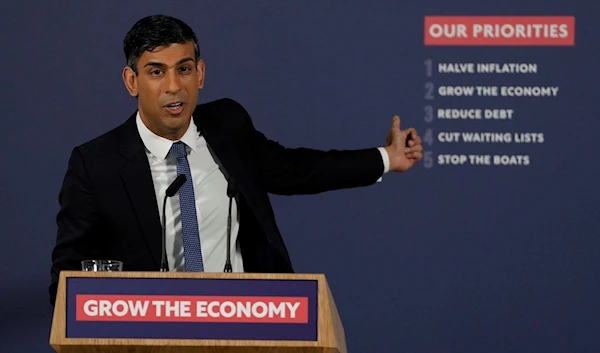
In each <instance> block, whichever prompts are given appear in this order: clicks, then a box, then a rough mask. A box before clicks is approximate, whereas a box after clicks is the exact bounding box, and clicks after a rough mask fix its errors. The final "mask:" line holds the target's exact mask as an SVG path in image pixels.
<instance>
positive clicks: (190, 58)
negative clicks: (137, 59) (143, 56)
mask: <svg viewBox="0 0 600 353" xmlns="http://www.w3.org/2000/svg"><path fill="white" fill-rule="evenodd" d="M188 61H194V58H192V57H189V56H188V57H187V58H183V59H181V60H179V61H178V62H177V65H181V64H183V63H185V62H188ZM147 66H159V67H165V66H167V65H166V64H165V63H160V62H156V61H149V62H147V63H146V65H144V67H147Z"/></svg>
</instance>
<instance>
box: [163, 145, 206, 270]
mask: <svg viewBox="0 0 600 353" xmlns="http://www.w3.org/2000/svg"><path fill="white" fill-rule="evenodd" d="M170 152H171V154H172V155H173V156H175V158H177V174H184V175H185V176H186V178H187V180H186V181H185V184H183V186H182V187H181V188H180V189H179V205H180V208H181V230H182V232H183V256H184V258H185V270H186V272H202V271H204V266H203V264H202V250H201V248H200V229H199V227H198V217H197V216H196V197H195V196H194V184H193V181H192V173H191V171H190V165H189V164H188V160H187V152H186V150H185V144H184V143H183V142H181V141H180V142H176V143H174V144H173V146H171V151H170Z"/></svg>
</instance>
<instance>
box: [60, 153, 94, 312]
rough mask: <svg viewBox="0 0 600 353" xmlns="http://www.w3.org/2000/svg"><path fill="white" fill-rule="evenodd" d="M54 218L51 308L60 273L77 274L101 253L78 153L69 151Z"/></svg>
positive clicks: (87, 183) (91, 199)
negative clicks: (82, 264) (70, 271)
mask: <svg viewBox="0 0 600 353" xmlns="http://www.w3.org/2000/svg"><path fill="white" fill-rule="evenodd" d="M58 199H59V204H60V209H59V212H58V215H57V218H56V222H57V226H58V229H57V235H56V245H55V247H54V249H53V250H52V267H51V283H50V287H49V293H50V303H51V304H52V305H54V302H55V300H56V290H57V286H58V280H59V275H60V271H63V270H80V269H81V261H82V260H89V259H94V258H97V257H99V255H100V254H101V253H102V252H103V251H102V246H103V245H102V242H101V238H102V231H101V229H100V225H99V224H100V223H99V221H100V215H99V213H98V208H97V204H96V198H95V195H94V190H93V188H92V186H91V182H90V178H89V175H88V173H87V170H86V167H85V163H84V161H83V158H82V155H81V152H80V151H79V149H77V148H75V149H73V152H72V153H71V157H70V159H69V164H68V167H67V172H66V174H65V177H64V180H63V184H62V188H61V190H60V193H59V197H58Z"/></svg>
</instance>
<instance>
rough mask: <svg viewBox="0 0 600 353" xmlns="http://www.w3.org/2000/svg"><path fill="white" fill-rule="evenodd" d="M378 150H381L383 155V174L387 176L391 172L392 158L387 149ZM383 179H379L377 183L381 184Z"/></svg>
mask: <svg viewBox="0 0 600 353" xmlns="http://www.w3.org/2000/svg"><path fill="white" fill-rule="evenodd" d="M377 149H378V150H379V153H381V160H382V161H383V174H385V173H387V172H389V171H390V156H389V155H388V153H387V151H386V150H385V148H383V147H379V148H377ZM382 177H383V175H382ZM382 179H383V178H379V179H377V182H378V183H379V182H381V180H382Z"/></svg>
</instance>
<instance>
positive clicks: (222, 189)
mask: <svg viewBox="0 0 600 353" xmlns="http://www.w3.org/2000/svg"><path fill="white" fill-rule="evenodd" d="M136 124H137V128H138V132H139V134H140V137H141V138H142V142H143V143H144V146H145V150H146V156H147V157H148V162H149V164H150V171H151V172H152V181H153V182H154V192H155V195H156V203H157V205H158V212H159V215H160V217H161V218H160V219H161V220H162V205H163V199H164V197H165V191H166V189H167V187H168V186H169V185H170V184H171V183H172V182H173V180H175V178H176V177H177V161H176V159H175V157H173V156H171V155H170V154H169V150H170V149H171V146H172V145H173V143H175V142H178V141H181V142H183V143H185V145H186V150H187V152H188V163H189V165H190V170H191V173H192V179H193V184H194V196H195V197H196V214H197V217H198V225H199V227H200V247H201V248H202V259H203V264H204V271H206V272H223V269H224V267H225V260H226V257H227V216H228V210H229V198H228V197H227V179H225V175H224V174H223V172H222V171H221V170H220V169H219V166H218V164H217V163H216V161H215V160H214V158H213V156H212V155H211V153H210V152H209V150H208V147H207V143H206V140H205V139H204V137H203V136H202V135H201V134H200V132H199V131H198V128H197V127H196V124H194V120H193V118H192V119H191V121H190V125H189V127H188V129H187V131H186V132H185V134H184V135H183V136H182V137H181V139H179V140H177V141H171V140H169V139H166V138H163V137H160V136H158V135H156V134H154V133H153V132H152V131H150V130H149V129H148V127H146V125H144V123H143V122H142V119H141V118H140V114H139V112H138V113H137V117H136ZM379 152H380V153H381V157H382V159H383V165H384V174H385V173H387V172H388V171H389V165H390V162H389V157H388V154H387V151H386V150H385V149H384V148H383V147H380V148H379ZM378 181H381V178H380V179H379V180H378ZM166 223H167V224H166V253H167V261H168V262H169V269H170V270H171V271H185V258H184V256H183V238H182V231H181V212H180V207H179V193H176V194H175V195H174V196H172V197H170V198H169V199H168V200H167V204H166ZM238 231H239V213H238V205H237V202H236V200H235V199H234V202H233V204H232V216H231V265H232V268H233V272H244V264H243V262H242V253H241V250H240V247H239V243H238V241H237V238H238Z"/></svg>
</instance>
